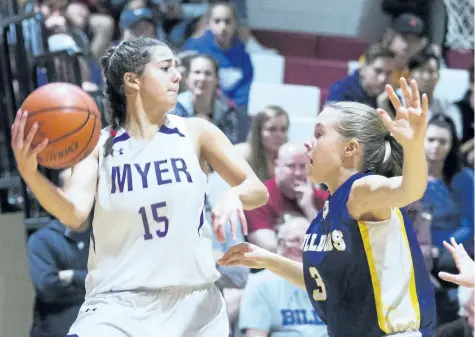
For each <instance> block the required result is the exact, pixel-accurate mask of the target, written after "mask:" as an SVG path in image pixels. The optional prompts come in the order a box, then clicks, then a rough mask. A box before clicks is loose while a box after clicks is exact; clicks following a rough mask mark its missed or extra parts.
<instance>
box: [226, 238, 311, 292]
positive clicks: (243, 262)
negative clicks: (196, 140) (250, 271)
mask: <svg viewBox="0 0 475 337" xmlns="http://www.w3.org/2000/svg"><path fill="white" fill-rule="evenodd" d="M217 262H218V264H220V265H223V266H244V267H248V268H257V269H261V268H265V269H268V270H270V271H271V272H273V273H274V274H276V275H278V276H280V277H282V278H284V279H286V280H287V281H289V282H290V283H292V284H293V285H295V286H297V287H299V288H302V289H305V280H304V278H303V264H302V262H297V261H294V260H291V259H289V258H287V257H285V256H282V255H279V254H276V253H272V252H269V251H267V250H265V249H263V248H260V247H257V246H255V245H252V244H249V243H241V244H238V245H236V246H233V247H231V248H230V249H229V250H228V251H227V252H226V253H225V254H224V255H223V256H222V257H221V258H220V259H219V260H218V261H217Z"/></svg>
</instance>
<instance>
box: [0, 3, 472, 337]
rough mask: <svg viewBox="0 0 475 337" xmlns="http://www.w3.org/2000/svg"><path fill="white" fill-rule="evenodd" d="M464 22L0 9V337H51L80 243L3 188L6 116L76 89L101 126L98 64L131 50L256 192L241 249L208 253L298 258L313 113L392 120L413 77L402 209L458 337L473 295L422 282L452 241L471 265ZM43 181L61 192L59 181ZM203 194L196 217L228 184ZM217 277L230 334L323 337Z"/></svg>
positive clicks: (409, 6)
mask: <svg viewBox="0 0 475 337" xmlns="http://www.w3.org/2000/svg"><path fill="white" fill-rule="evenodd" d="M473 23H474V3H473V0H411V1H408V0H298V1H293V2H290V1H287V0H247V1H246V0H234V1H232V0H229V1H224V2H218V1H211V0H209V1H206V0H188V1H186V0H37V1H27V0H2V2H1V3H0V27H1V29H2V34H1V35H0V88H2V90H1V92H0V112H1V114H2V118H0V123H1V128H0V151H1V153H2V154H1V155H0V207H1V215H0V337H23V336H25V337H26V336H32V337H33V336H34V337H43V336H48V337H55V336H65V334H66V333H67V331H68V328H69V326H70V325H71V324H72V322H73V321H74V319H75V317H76V315H77V312H78V310H79V307H80V305H81V303H82V301H83V298H84V293H85V292H84V279H85V277H86V274H87V265H86V261H87V253H88V247H89V236H90V230H86V231H84V232H76V233H74V232H71V231H69V230H67V229H66V228H65V227H64V226H63V225H62V224H61V223H60V222H59V221H57V220H56V219H53V218H52V217H51V216H50V215H49V214H47V213H46V212H44V210H43V209H42V208H41V206H40V205H39V204H38V203H37V202H36V200H35V199H34V197H32V195H31V193H30V192H29V190H28V188H27V186H25V184H24V183H23V182H22V181H21V179H20V178H19V176H18V174H17V172H16V168H15V163H14V160H13V157H12V152H11V150H10V147H9V143H10V137H11V135H10V126H11V124H12V121H13V117H14V114H15V112H16V110H17V109H18V108H19V107H20V106H21V103H22V101H23V100H24V99H25V98H26V97H27V96H28V94H29V93H30V92H32V91H33V90H34V89H36V88H37V87H39V86H41V85H44V84H46V83H50V82H70V83H74V84H76V85H78V86H81V87H82V88H83V89H84V90H85V91H87V92H88V93H89V94H90V95H91V96H92V97H93V98H94V99H95V100H96V102H97V104H98V106H99V108H100V109H101V110H102V111H103V112H104V111H105V109H106V105H105V102H104V96H103V93H102V90H103V83H104V81H103V77H102V74H101V69H100V66H99V64H100V57H101V56H102V55H103V54H104V53H105V51H106V50H107V48H108V47H109V46H111V45H118V44H120V43H121V42H122V41H124V40H127V39H131V38H134V37H137V36H149V37H155V38H160V39H165V40H167V41H168V42H169V43H170V45H171V46H173V48H174V50H175V52H176V55H177V57H178V59H179V67H180V71H181V72H182V75H183V80H182V82H181V84H180V94H179V97H178V104H177V107H176V109H174V110H173V111H171V112H170V113H174V114H178V115H180V116H183V117H189V116H198V117H202V118H206V119H208V120H210V121H211V122H213V123H214V124H216V125H217V126H218V127H219V128H220V129H221V130H222V131H223V132H224V133H225V134H226V135H227V136H228V137H229V139H230V140H231V142H232V143H233V144H235V146H236V150H237V153H238V155H242V156H243V157H244V158H245V159H246V160H247V161H248V162H249V163H250V165H251V167H252V168H253V169H254V171H255V172H256V173H257V175H258V176H259V178H260V179H261V180H262V181H264V182H265V184H266V186H267V187H268V190H269V194H270V200H269V203H268V204H267V205H265V206H263V207H261V208H260V209H257V210H254V211H251V212H247V213H246V218H247V222H248V225H249V235H247V236H246V237H245V236H244V235H242V233H241V235H240V236H238V238H237V239H236V240H235V241H229V240H228V242H227V243H226V244H225V245H221V244H219V243H218V242H215V243H214V248H215V250H216V251H225V250H226V249H227V248H228V247H229V246H230V245H232V244H235V243H237V242H240V241H249V242H252V243H254V244H256V245H259V246H262V247H265V248H267V249H269V250H272V251H276V252H278V253H280V254H283V255H285V256H288V257H290V258H293V259H296V260H299V259H300V258H301V255H300V250H301V249H300V248H301V244H302V238H303V235H304V233H305V230H306V228H307V227H308V225H309V222H310V221H311V220H312V219H313V217H314V216H315V215H316V213H317V211H318V210H319V209H320V208H321V207H323V204H324V202H325V200H326V198H327V197H328V193H327V191H326V189H325V186H315V185H312V184H310V183H308V179H307V176H306V171H305V161H306V157H305V154H304V149H303V146H302V145H303V142H304V141H307V140H309V139H310V138H311V137H312V133H313V127H314V120H315V117H316V116H317V114H318V112H319V111H321V109H323V107H324V106H325V103H326V102H327V101H358V102H362V103H365V104H368V105H370V106H373V107H375V108H376V107H381V108H384V109H386V110H387V111H388V112H390V113H394V111H393V110H392V108H391V106H390V104H389V102H388V99H387V96H386V95H385V93H384V85H385V84H387V83H389V84H393V85H395V86H396V87H397V86H398V79H399V78H400V77H401V76H403V77H406V78H408V79H411V78H413V79H416V81H417V82H418V84H419V87H420V89H421V91H422V92H425V93H426V94H427V95H428V97H429V100H430V119H431V120H430V125H429V129H428V133H427V138H426V149H425V150H426V157H427V160H428V166H429V177H430V180H429V184H428V188H427V191H426V193H425V195H424V197H423V198H422V199H421V200H420V201H418V202H416V203H414V204H413V205H409V206H408V209H407V210H408V212H409V214H410V217H411V219H412V221H413V223H414V227H415V229H416V232H417V235H418V238H419V241H420V244H421V247H422V250H423V252H424V256H425V258H426V264H427V269H428V272H430V273H431V275H432V281H433V285H434V291H435V296H436V301H437V316H438V317H437V319H438V332H437V335H438V336H454V337H460V336H472V335H473V289H472V290H469V289H459V288H457V287H455V286H453V285H449V284H446V283H444V282H443V281H441V280H440V279H438V278H437V273H438V271H440V270H446V271H452V272H453V271H456V267H455V264H454V262H453V260H452V259H451V257H450V255H449V254H447V253H446V251H445V249H444V248H443V246H442V241H443V240H445V239H447V238H449V237H450V236H454V237H456V239H457V240H458V242H463V243H464V244H465V247H466V248H467V250H468V251H469V253H470V254H471V255H472V257H473V250H474V249H473V239H474V196H473V195H474V193H473V184H474V181H473V175H474V172H473V164H474V141H473V137H474V129H473V128H474V124H473V121H474V112H473V105H474V96H473V57H474V53H473V45H474V36H473ZM103 115H104V118H103V126H106V125H107V124H108V122H109V121H108V120H107V118H106V115H105V114H103ZM42 171H43V173H44V174H45V175H47V176H48V177H49V178H50V179H51V180H52V181H53V182H55V183H57V184H58V185H59V186H61V184H63V183H64V181H66V180H67V175H68V171H67V170H65V171H60V172H57V171H51V170H45V169H42ZM208 178H209V192H208V196H207V206H208V207H207V210H208V216H209V213H210V210H211V208H212V206H213V204H214V202H215V201H216V199H217V198H218V197H219V195H220V194H221V193H222V192H223V191H225V189H226V188H228V186H226V184H225V183H224V182H223V181H222V180H221V179H220V178H219V177H218V176H217V175H216V174H214V173H213V172H210V173H209V177H208ZM394 253H395V254H397V252H394ZM220 271H221V272H222V275H223V277H222V278H221V279H220V280H219V281H218V285H219V287H220V288H221V289H222V291H223V294H224V297H225V299H226V303H227V305H228V314H229V316H230V324H231V331H232V335H233V336H246V337H262V336H313V337H315V336H326V328H325V325H324V323H323V322H322V321H321V319H320V318H319V317H318V316H317V314H316V313H315V312H314V311H313V309H312V308H311V306H310V303H309V302H308V299H307V298H306V293H305V292H304V291H301V290H299V289H296V288H294V287H293V286H291V285H290V284H287V283H286V282H285V281H283V280H280V279H277V278H276V277H275V276H273V275H271V274H269V273H267V272H265V271H257V272H256V271H249V270H245V269H243V268H220ZM361 310H364V308H361Z"/></svg>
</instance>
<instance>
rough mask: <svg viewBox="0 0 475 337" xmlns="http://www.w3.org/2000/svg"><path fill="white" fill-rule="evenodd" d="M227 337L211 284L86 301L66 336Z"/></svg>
mask: <svg viewBox="0 0 475 337" xmlns="http://www.w3.org/2000/svg"><path fill="white" fill-rule="evenodd" d="M97 336H101V337H102V336H104V337H162V336H163V337H201V336H206V337H228V336H229V321H228V316H227V313H226V305H225V303H224V299H223V296H222V294H221V292H220V291H219V289H218V288H217V287H216V286H215V285H214V284H210V285H206V286H203V287H197V288H181V287H180V288H179V287H177V288H170V289H163V290H160V291H156V292H116V293H107V294H101V295H97V296H94V297H91V298H87V299H86V301H85V302H84V304H83V305H82V307H81V309H80V310H79V314H78V318H77V319H76V322H74V324H73V325H72V326H71V328H70V329H69V334H68V336H67V337H97Z"/></svg>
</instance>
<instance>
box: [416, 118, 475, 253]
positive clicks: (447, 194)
mask: <svg viewBox="0 0 475 337" xmlns="http://www.w3.org/2000/svg"><path fill="white" fill-rule="evenodd" d="M425 153H426V159H427V166H428V169H429V182H428V185H427V190H426V192H425V193H424V196H423V197H422V199H421V202H422V203H423V204H424V205H425V208H426V210H430V213H431V214H432V244H433V245H434V246H435V247H437V248H439V249H441V248H443V245H442V242H443V241H444V240H445V241H447V242H448V241H449V240H450V238H451V237H454V238H455V240H457V242H462V243H463V242H465V241H466V240H467V239H469V238H470V237H472V236H473V226H474V216H473V204H474V195H473V182H474V174H473V170H472V169H470V168H464V167H463V166H462V162H461V155H460V146H459V141H458V138H457V136H456V132H455V127H454V124H453V122H452V120H451V119H450V118H449V117H446V116H442V115H437V116H435V117H434V118H433V119H432V120H431V121H430V122H429V126H428V128H427V135H426V140H425Z"/></svg>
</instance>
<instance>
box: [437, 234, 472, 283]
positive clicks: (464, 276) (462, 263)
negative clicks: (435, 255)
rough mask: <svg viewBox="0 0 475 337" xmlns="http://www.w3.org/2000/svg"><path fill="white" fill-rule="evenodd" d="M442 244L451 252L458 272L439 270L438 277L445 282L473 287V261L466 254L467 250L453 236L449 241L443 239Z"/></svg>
mask: <svg viewBox="0 0 475 337" xmlns="http://www.w3.org/2000/svg"><path fill="white" fill-rule="evenodd" d="M444 246H445V248H447V250H448V251H449V252H450V254H452V257H453V258H454V261H455V265H456V266H457V269H458V270H459V274H458V275H455V274H449V273H446V272H443V271H441V272H440V273H439V277H440V278H441V279H442V280H445V281H447V282H452V283H455V284H458V285H461V286H464V287H469V288H474V287H475V262H474V261H473V260H472V259H471V258H470V256H468V254H467V251H466V250H465V248H464V247H463V245H462V244H461V243H457V242H456V241H455V239H454V238H451V239H450V243H447V242H446V241H444Z"/></svg>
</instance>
